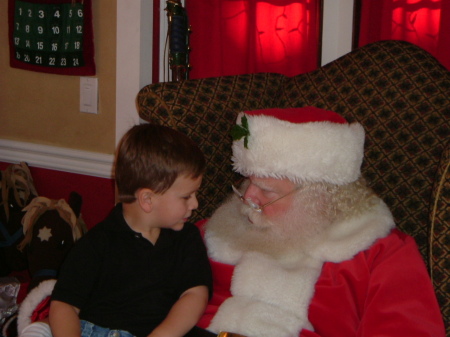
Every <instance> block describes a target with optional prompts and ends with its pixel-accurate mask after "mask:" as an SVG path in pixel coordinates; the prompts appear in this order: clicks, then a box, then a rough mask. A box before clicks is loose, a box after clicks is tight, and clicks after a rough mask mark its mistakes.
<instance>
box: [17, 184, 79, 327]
mask: <svg viewBox="0 0 450 337" xmlns="http://www.w3.org/2000/svg"><path fill="white" fill-rule="evenodd" d="M81 204H82V198H81V196H80V195H79V194H78V193H75V192H72V193H71V194H70V197H69V203H66V201H65V200H63V199H60V200H50V199H48V198H45V197H36V198H34V199H33V200H32V201H31V202H30V203H29V205H27V206H26V207H25V208H24V209H23V210H24V211H25V212H26V213H25V215H24V217H23V219H22V224H23V233H24V235H25V238H24V239H23V241H22V242H21V243H20V245H19V249H20V250H22V251H24V252H25V253H26V256H27V259H28V266H29V272H30V277H31V280H30V284H29V286H28V294H27V296H26V297H25V299H24V300H23V302H22V303H21V304H20V307H19V314H18V318H17V331H18V334H19V335H20V334H21V332H22V331H23V330H24V328H26V327H27V326H28V325H29V324H30V323H32V322H35V321H40V320H45V318H46V317H47V316H48V304H49V296H50V295H51V293H52V290H53V286H54V284H55V282H56V278H57V276H58V271H59V268H60V266H61V264H62V263H63V261H64V258H65V257H66V255H67V253H68V252H69V250H70V249H71V247H72V246H73V244H74V243H75V242H76V241H77V240H78V239H79V238H80V237H81V236H82V235H83V234H85V233H86V231H87V230H86V225H85V223H84V222H83V220H82V218H81V215H80V211H81Z"/></svg>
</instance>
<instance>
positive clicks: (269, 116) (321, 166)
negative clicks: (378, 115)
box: [232, 107, 364, 185]
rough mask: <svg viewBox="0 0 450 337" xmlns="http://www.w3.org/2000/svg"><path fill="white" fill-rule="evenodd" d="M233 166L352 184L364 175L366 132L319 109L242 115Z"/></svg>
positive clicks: (243, 171)
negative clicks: (362, 172)
mask: <svg viewBox="0 0 450 337" xmlns="http://www.w3.org/2000/svg"><path fill="white" fill-rule="evenodd" d="M232 136H233V139H234V142H233V157H232V161H233V167H234V170H235V171H237V172H239V173H240V174H242V175H244V176H250V175H255V176H258V177H273V178H288V179H289V180H291V181H293V182H296V183H298V182H302V181H308V182H328V183H332V184H336V185H343V184H347V183H351V182H353V181H355V180H357V179H358V178H359V176H360V175H361V171H360V169H361V164H362V160H363V155H364V129H363V127H362V126H361V125H360V124H359V123H352V124H349V123H347V121H346V120H345V119H344V118H343V117H342V116H340V115H338V114H337V113H335V112H333V111H327V110H323V109H319V108H315V107H304V108H289V109H277V108H276V109H265V110H255V111H246V112H241V113H240V114H239V115H238V118H237V125H235V126H234V128H233V130H232Z"/></svg>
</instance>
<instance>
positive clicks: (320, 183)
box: [199, 107, 445, 337]
mask: <svg viewBox="0 0 450 337" xmlns="http://www.w3.org/2000/svg"><path fill="white" fill-rule="evenodd" d="M364 136H365V135H364V130H363V127H362V126H361V125H360V124H358V123H352V124H349V123H347V122H346V120H345V119H344V118H343V117H341V116H340V115H338V114H336V113H335V112H332V111H326V110H322V109H318V108H313V107H305V108H298V109H269V110H260V111H251V112H245V113H241V114H240V115H239V116H238V119H237V125H236V126H235V128H234V129H233V138H234V143H233V157H232V160H233V166H234V169H235V170H236V171H237V172H239V173H241V174H242V175H243V176H244V177H246V178H247V179H245V180H244V182H243V183H242V184H241V185H240V186H233V190H234V191H235V194H234V195H233V196H231V197H230V198H229V199H228V200H227V201H226V202H225V203H224V204H223V205H222V206H220V207H219V208H218V209H217V211H216V212H215V213H214V214H213V216H212V217H211V219H209V220H208V221H207V222H201V223H199V226H200V227H202V228H203V230H204V238H205V242H206V245H207V248H208V253H209V257H210V260H211V265H212V269H213V273H214V282H215V284H214V296H213V298H212V300H211V301H210V304H209V306H208V308H207V311H206V313H205V315H204V316H203V318H202V320H201V321H200V322H199V326H201V327H203V328H207V330H209V331H211V332H213V333H215V334H219V333H221V335H223V336H225V335H229V336H233V335H235V334H239V335H243V336H247V337H293V336H302V337H312V336H315V337H318V336H321V337H325V336H326V337H343V336H344V337H353V336H355V337H356V336H361V337H362V336H364V337H370V336H392V337H394V336H395V337H399V336H405V337H411V336H430V337H437V336H442V337H443V336H445V332H444V326H443V321H442V318H441V314H440V311H439V307H438V304H437V301H436V297H435V294H434V291H433V287H432V285H431V282H430V279H429V276H428V273H427V270H426V268H425V264H424V262H423V260H422V257H421V255H420V253H419V251H418V249H417V246H416V244H415V242H414V239H413V238H412V237H410V236H408V235H406V234H404V233H402V232H400V231H399V230H398V229H396V228H395V223H394V219H393V217H392V215H391V212H390V211H389V209H388V207H387V206H386V204H385V203H384V202H383V201H382V200H381V199H380V198H379V197H378V196H376V195H375V194H374V193H373V192H372V190H371V189H370V188H368V187H367V186H366V184H365V182H364V179H363V178H362V177H361V173H360V167H361V163H362V160H363V152H364ZM227 332H228V333H227Z"/></svg>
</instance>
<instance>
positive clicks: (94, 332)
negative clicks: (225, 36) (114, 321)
mask: <svg viewBox="0 0 450 337" xmlns="http://www.w3.org/2000/svg"><path fill="white" fill-rule="evenodd" d="M81 337H134V335H132V334H131V333H129V332H128V331H125V330H111V329H108V328H103V327H101V326H98V325H95V324H92V323H91V322H88V321H83V320H81Z"/></svg>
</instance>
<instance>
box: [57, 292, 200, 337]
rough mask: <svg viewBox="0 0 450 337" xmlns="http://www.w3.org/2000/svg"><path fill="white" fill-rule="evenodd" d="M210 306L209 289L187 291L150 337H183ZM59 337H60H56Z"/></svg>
mask: <svg viewBox="0 0 450 337" xmlns="http://www.w3.org/2000/svg"><path fill="white" fill-rule="evenodd" d="M207 304H208V287H206V286H197V287H193V288H190V289H188V290H186V291H185V292H184V293H183V294H182V295H181V296H180V298H179V299H178V301H177V302H175V304H174V305H173V307H172V309H171V310H170V311H169V314H168V315H167V317H166V318H165V319H164V321H162V322H161V324H160V325H158V326H157V327H156V328H155V329H154V330H153V331H152V333H151V334H150V335H148V337H182V336H184V335H185V334H186V333H188V332H189V330H191V329H192V328H193V327H194V326H195V324H197V322H198V320H199V319H200V317H201V315H202V314H203V312H204V311H205V309H206V305H207ZM55 337H58V336H55Z"/></svg>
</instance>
